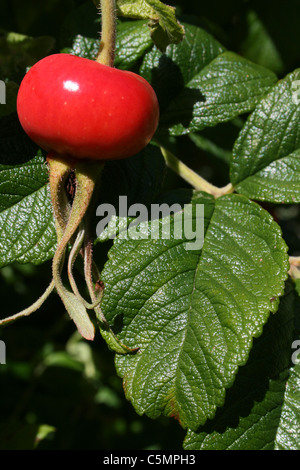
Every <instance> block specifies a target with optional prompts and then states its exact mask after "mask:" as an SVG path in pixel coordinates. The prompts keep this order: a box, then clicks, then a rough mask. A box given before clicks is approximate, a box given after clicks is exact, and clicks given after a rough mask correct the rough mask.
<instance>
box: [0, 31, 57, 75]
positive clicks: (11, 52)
mask: <svg viewBox="0 0 300 470" xmlns="http://www.w3.org/2000/svg"><path fill="white" fill-rule="evenodd" d="M53 47H54V39H53V38H52V37H50V36H40V37H37V38H33V37H31V36H25V35H23V34H19V33H15V32H5V34H4V36H2V37H0V76H1V78H2V77H4V78H9V79H11V80H13V79H15V78H18V79H19V78H20V74H22V75H23V74H24V71H25V68H26V67H28V66H31V65H33V64H34V63H35V62H37V61H38V60H40V59H42V58H43V57H45V56H46V55H48V54H49V52H50V51H51V50H52V49H53Z"/></svg>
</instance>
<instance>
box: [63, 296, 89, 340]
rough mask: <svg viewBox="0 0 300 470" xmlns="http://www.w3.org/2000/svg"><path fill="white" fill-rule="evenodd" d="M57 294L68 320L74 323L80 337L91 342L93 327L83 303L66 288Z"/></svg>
mask: <svg viewBox="0 0 300 470" xmlns="http://www.w3.org/2000/svg"><path fill="white" fill-rule="evenodd" d="M59 294H60V297H61V298H62V301H63V303H64V306H65V308H66V310H67V312H68V314H69V316H70V318H71V319H72V320H73V321H74V323H75V325H76V327H77V330H78V331H79V333H80V334H81V336H82V337H83V338H85V339H88V340H93V339H94V336H95V327H94V325H93V323H92V322H91V320H90V317H89V316H88V314H87V311H86V309H85V307H84V305H83V303H82V302H81V301H80V300H79V299H78V298H77V297H76V295H75V294H73V293H72V292H69V291H68V290H67V289H66V288H63V290H61V289H60V291H59Z"/></svg>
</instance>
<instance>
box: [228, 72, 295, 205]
mask: <svg viewBox="0 0 300 470" xmlns="http://www.w3.org/2000/svg"><path fill="white" fill-rule="evenodd" d="M299 84H300V69H297V70H295V71H294V72H293V73H291V74H289V75H288V76H287V77H286V78H285V79H283V80H281V81H279V82H278V84H277V85H276V86H275V87H274V88H273V90H272V91H271V92H270V93H269V94H268V95H267V96H266V97H265V98H264V99H263V100H262V101H261V102H260V103H259V104H258V106H257V107H256V108H255V110H254V112H253V113H252V114H251V116H249V118H248V120H247V122H246V124H245V126H244V127H243V129H242V130H241V132H240V135H239V137H238V139H237V141H236V142H235V145H234V148H233V153H232V161H231V171H230V175H231V176H230V179H231V183H232V184H233V185H234V186H235V189H236V191H238V192H240V193H243V194H245V195H247V196H249V197H250V198H253V199H256V200H260V201H270V202H275V203H276V202H277V203H293V202H299V201H300V184H299V178H300V163H299V155H300V153H299V152H300V129H299V119H300V106H299V98H298V94H297V93H298V92H297V90H299Z"/></svg>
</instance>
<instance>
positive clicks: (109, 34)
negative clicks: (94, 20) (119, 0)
mask: <svg viewBox="0 0 300 470" xmlns="http://www.w3.org/2000/svg"><path fill="white" fill-rule="evenodd" d="M100 4H101V22H102V27H101V42H100V48H99V52H98V55H97V57H96V62H99V63H100V64H104V65H108V66H109V67H113V65H114V60H115V43H116V13H115V8H116V6H115V0H101V2H100Z"/></svg>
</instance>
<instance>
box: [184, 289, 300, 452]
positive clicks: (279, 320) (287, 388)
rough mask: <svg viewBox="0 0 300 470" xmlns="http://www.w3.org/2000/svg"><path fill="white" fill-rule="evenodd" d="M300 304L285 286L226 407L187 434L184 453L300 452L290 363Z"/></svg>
mask: <svg viewBox="0 0 300 470" xmlns="http://www.w3.org/2000/svg"><path fill="white" fill-rule="evenodd" d="M297 318H298V321H299V300H298V299H297V296H296V294H295V291H294V289H293V287H292V283H291V282H288V283H287V288H286V293H285V295H284V297H283V298H282V299H281V302H280V306H279V309H278V312H277V313H276V314H275V315H274V316H273V317H271V318H270V320H269V321H268V323H267V325H266V326H265V329H264V332H263V334H262V336H261V337H260V338H258V339H257V340H256V341H254V345H253V349H252V351H251V354H250V357H249V360H248V362H247V364H246V365H245V366H244V367H242V368H241V369H240V370H239V372H238V374H237V377H236V380H235V382H234V384H233V386H232V388H231V389H230V390H229V391H228V392H227V397H226V401H225V405H224V407H223V408H221V409H219V410H218V413H217V414H216V417H215V419H214V420H212V421H210V422H208V423H207V424H206V425H205V426H203V427H202V428H200V429H199V430H198V431H197V432H196V433H195V432H192V431H189V432H188V434H187V436H186V439H185V442H184V447H185V448H186V449H188V450H196V449H197V450H274V449H277V448H280V449H282V450H283V449H285V450H293V449H294V450H296V449H298V450H299V437H300V430H299V418H300V400H299V372H300V370H299V364H298V365H297V364H291V351H292V350H291V346H292V344H293V340H294V338H295V321H297V320H296V319H297Z"/></svg>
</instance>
